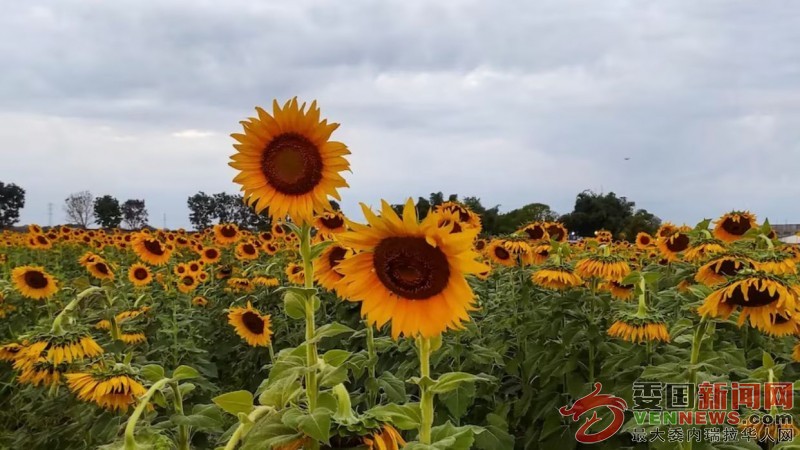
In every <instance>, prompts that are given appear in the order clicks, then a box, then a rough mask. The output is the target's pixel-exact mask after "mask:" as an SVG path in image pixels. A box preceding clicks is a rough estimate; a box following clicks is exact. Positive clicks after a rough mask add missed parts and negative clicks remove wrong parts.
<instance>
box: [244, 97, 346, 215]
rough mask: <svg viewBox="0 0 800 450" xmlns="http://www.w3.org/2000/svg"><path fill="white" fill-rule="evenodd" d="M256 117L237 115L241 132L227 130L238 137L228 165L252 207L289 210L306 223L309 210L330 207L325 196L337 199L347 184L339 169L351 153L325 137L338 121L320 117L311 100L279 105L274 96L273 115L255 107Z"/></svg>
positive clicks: (275, 212) (283, 212)
mask: <svg viewBox="0 0 800 450" xmlns="http://www.w3.org/2000/svg"><path fill="white" fill-rule="evenodd" d="M256 111H257V112H258V118H250V119H249V120H247V121H242V122H241V124H242V126H243V127H244V134H232V135H231V136H232V137H233V138H234V139H236V140H237V141H238V142H239V143H238V144H234V147H235V148H236V150H237V153H236V154H235V155H233V156H232V157H231V159H232V160H233V161H232V162H231V163H230V166H231V167H233V168H234V169H237V170H239V171H240V172H239V174H238V175H237V176H236V178H234V179H233V181H234V182H236V183H238V184H241V185H242V190H243V191H244V198H245V201H246V202H247V203H248V204H249V205H252V206H253V207H254V208H255V210H256V212H257V213H261V212H262V211H263V210H265V209H267V207H269V215H270V216H272V218H274V219H277V218H284V217H286V216H289V217H291V218H292V221H293V222H295V223H304V222H306V223H310V222H312V220H313V217H314V213H315V212H318V213H321V212H323V211H330V210H332V209H333V208H332V207H331V204H330V201H329V200H328V196H331V197H333V198H335V199H337V200H340V197H339V193H338V190H337V189H338V188H344V187H347V182H345V180H344V178H342V177H341V175H339V172H342V171H346V170H349V168H350V164H349V163H348V162H347V160H346V159H345V158H344V156H345V155H348V154H350V151H349V150H348V149H347V146H346V145H344V144H342V143H341V142H334V141H329V138H330V136H331V133H333V131H334V130H336V128H338V127H339V125H338V124H335V123H330V124H329V123H328V121H327V120H322V121H320V111H319V108H318V107H317V102H316V101H314V102H312V103H311V105H310V106H309V108H308V110H307V111H306V107H305V103H303V104H302V105H298V103H297V98H294V99H292V100H290V101H287V102H286V104H284V106H283V108H281V107H280V106H279V105H278V102H277V101H274V102H273V107H272V111H273V113H272V115H270V114H268V113H267V112H266V111H264V110H263V109H261V108H256Z"/></svg>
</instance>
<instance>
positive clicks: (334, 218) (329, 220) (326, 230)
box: [314, 211, 347, 238]
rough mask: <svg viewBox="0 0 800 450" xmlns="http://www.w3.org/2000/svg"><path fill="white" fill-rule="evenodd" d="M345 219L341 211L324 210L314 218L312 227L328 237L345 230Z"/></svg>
mask: <svg viewBox="0 0 800 450" xmlns="http://www.w3.org/2000/svg"><path fill="white" fill-rule="evenodd" d="M345 220H346V219H345V217H344V214H342V212H341V211H326V212H323V213H322V214H320V215H318V216H317V217H315V218H314V227H315V228H316V229H317V233H318V234H319V235H322V236H325V237H327V238H330V237H331V236H333V235H335V234H337V233H341V232H343V231H346V230H347V226H346V224H345Z"/></svg>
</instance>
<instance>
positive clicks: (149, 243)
mask: <svg viewBox="0 0 800 450" xmlns="http://www.w3.org/2000/svg"><path fill="white" fill-rule="evenodd" d="M144 248H146V249H147V251H148V252H150V253H152V254H154V255H158V256H161V255H163V254H164V248H163V247H162V246H161V243H160V242H158V241H157V240H155V239H145V241H144Z"/></svg>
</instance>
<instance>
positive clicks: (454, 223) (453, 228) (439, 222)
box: [432, 209, 464, 233]
mask: <svg viewBox="0 0 800 450" xmlns="http://www.w3.org/2000/svg"><path fill="white" fill-rule="evenodd" d="M432 214H433V215H434V216H435V217H436V226H437V227H439V228H444V229H446V230H447V231H448V232H450V233H460V232H461V230H463V229H464V226H463V225H462V223H461V219H460V215H459V214H458V212H456V211H453V210H450V209H444V210H441V211H436V212H433V213H432Z"/></svg>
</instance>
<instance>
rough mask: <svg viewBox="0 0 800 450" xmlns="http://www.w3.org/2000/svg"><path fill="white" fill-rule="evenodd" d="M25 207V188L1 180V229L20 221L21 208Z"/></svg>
mask: <svg viewBox="0 0 800 450" xmlns="http://www.w3.org/2000/svg"><path fill="white" fill-rule="evenodd" d="M24 207H25V189H22V188H21V187H19V186H17V185H16V184H13V183H9V184H5V183H3V182H2V181H0V229H2V228H8V227H11V226H13V225H14V224H15V223H17V222H19V210H20V209H22V208H24Z"/></svg>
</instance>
